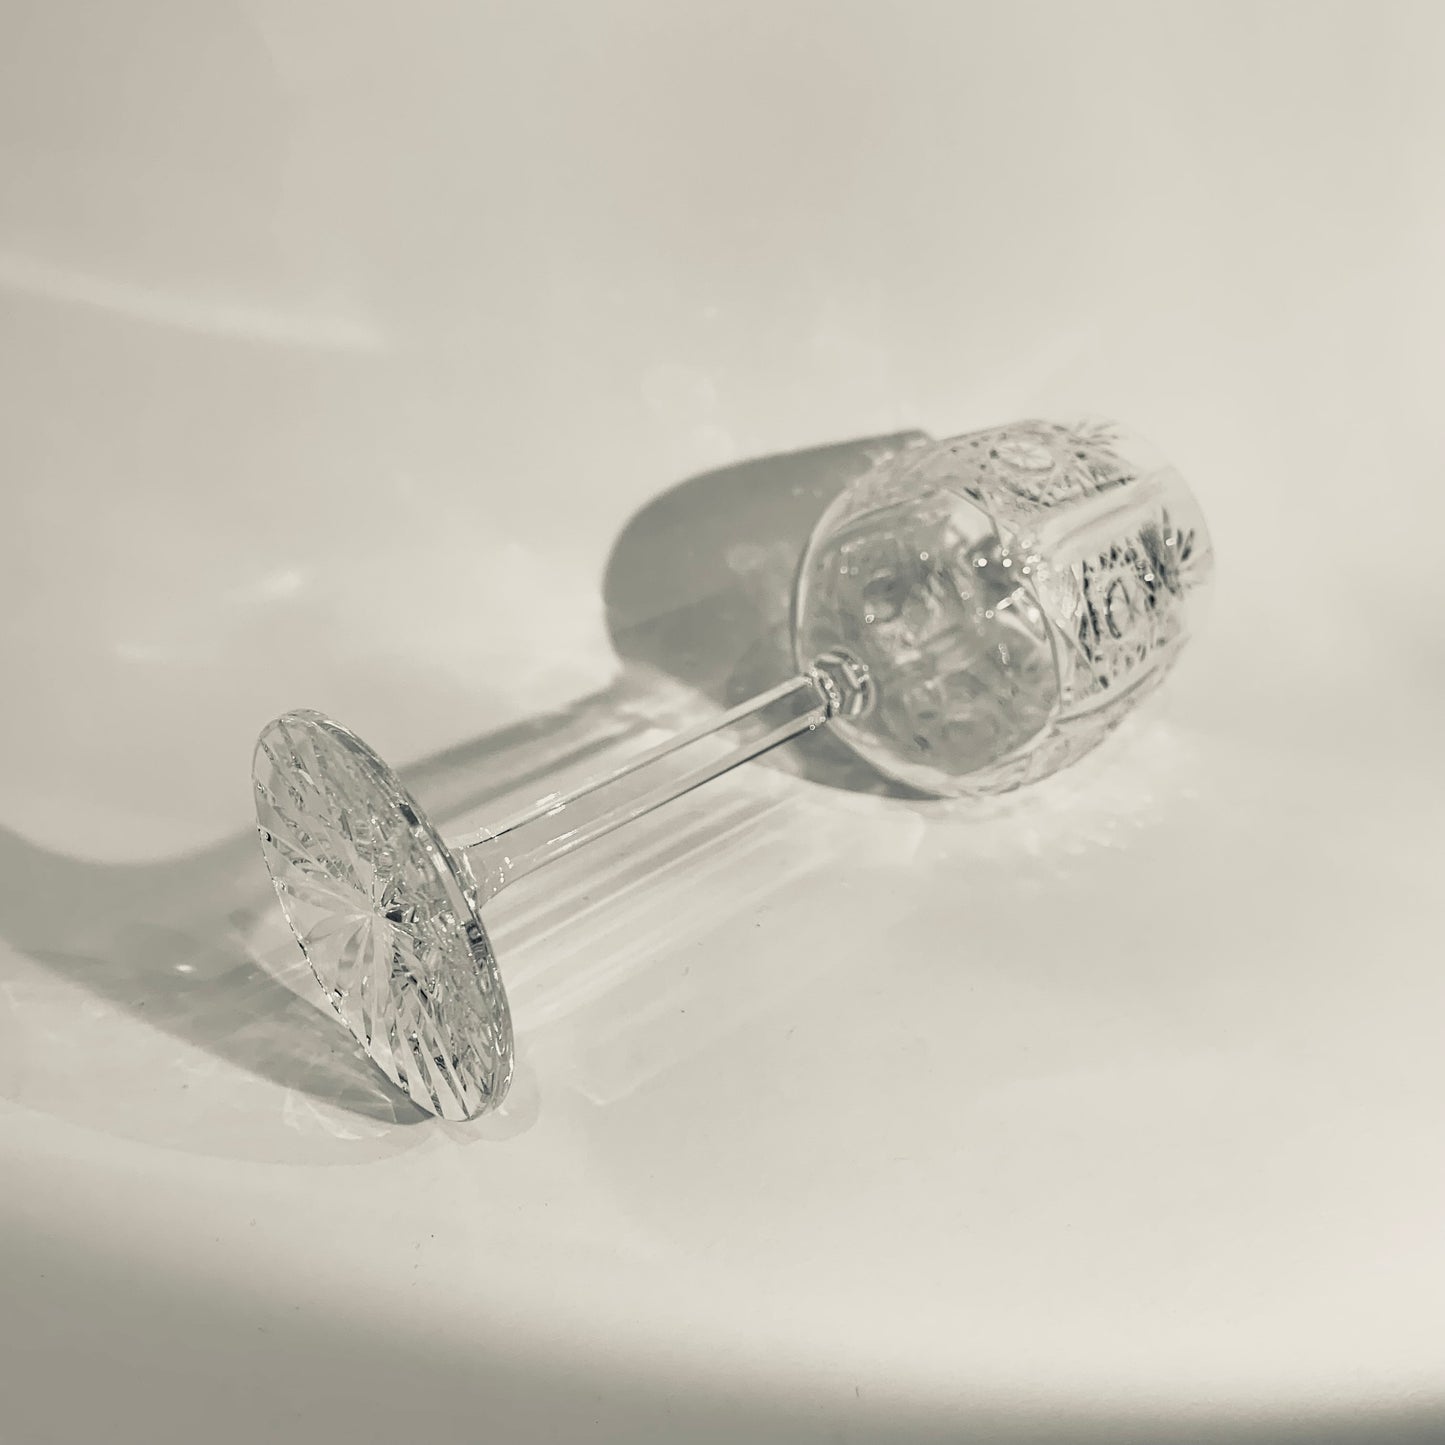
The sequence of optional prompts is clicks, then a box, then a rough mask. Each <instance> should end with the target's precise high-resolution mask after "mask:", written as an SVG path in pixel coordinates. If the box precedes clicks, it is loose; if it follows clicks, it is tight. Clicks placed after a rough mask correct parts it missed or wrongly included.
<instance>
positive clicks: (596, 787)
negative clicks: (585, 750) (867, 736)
mask: <svg viewBox="0 0 1445 1445" xmlns="http://www.w3.org/2000/svg"><path fill="white" fill-rule="evenodd" d="M836 706H837V694H836V692H834V691H830V688H829V685H828V683H827V681H826V679H824V678H823V677H822V676H820V675H819V674H818V673H817V672H811V673H801V674H799V675H798V676H797V677H794V678H791V679H790V680H789V681H787V682H784V683H780V684H779V685H778V686H777V687H774V688H769V690H768V691H767V692H763V693H759V694H758V695H757V696H756V697H754V698H752V699H750V700H749V701H747V702H745V703H742V704H740V705H739V706H737V707H735V708H732V709H730V710H729V711H727V712H725V713H723V714H721V716H719V717H716V718H713V719H711V720H710V721H708V722H706V723H704V724H702V725H700V726H699V727H696V728H693V729H691V730H689V731H688V732H684V733H679V734H678V735H677V736H676V737H673V738H669V739H668V740H667V741H666V742H663V743H660V744H659V745H658V746H657V747H655V748H652V749H650V750H649V751H648V752H645V753H643V754H642V755H641V756H640V757H638V758H634V759H633V760H632V761H631V762H629V763H625V764H623V765H622V766H621V767H619V768H616V769H615V770H613V771H612V772H610V773H606V774H603V775H602V776H601V777H597V778H592V779H589V780H588V781H587V782H586V783H583V784H582V785H581V786H580V787H577V788H574V789H573V790H572V791H571V792H566V793H556V794H552V795H551V796H549V797H546V798H543V799H541V800H540V801H539V802H537V803H536V804H534V805H533V806H532V807H531V808H529V809H528V810H527V812H525V813H524V814H522V815H521V816H519V817H516V818H513V819H511V820H509V821H508V822H505V823H503V824H502V825H501V826H499V827H497V828H484V829H482V830H480V831H479V832H476V833H471V834H468V835H466V836H465V837H462V838H457V839H453V840H452V841H451V846H452V848H453V849H454V850H456V851H457V852H461V853H465V855H466V857H467V861H468V862H469V863H470V865H471V868H472V872H473V874H474V875H475V876H476V879H477V883H478V886H479V887H480V889H481V892H482V898H483V900H484V901H485V900H486V899H488V898H491V897H494V896H495V895H496V894H497V893H498V892H500V890H501V889H502V888H504V887H506V885H507V884H508V883H513V882H515V881H516V880H517V879H518V878H522V877H525V876H526V875H527V874H528V873H531V872H534V871H535V870H536V869H538V868H540V867H541V866H542V865H543V864H544V863H550V862H552V861H553V860H554V859H557V858H562V857H565V856H566V855H567V854H568V853H571V852H574V851H575V850H576V849H578V848H580V847H582V846H583V844H585V843H591V842H592V841H594V840H595V839H597V838H601V837H603V836H605V835H606V834H608V833H610V832H612V831H613V829H614V828H620V827H621V826H622V825H623V824H624V823H630V822H632V821H633V820H634V819H635V818H641V817H643V816H645V815H646V814H648V813H650V812H652V811H653V810H654V809H655V808H660V807H661V806H662V805H663V804H664V803H669V802H671V801H672V800H673V799H674V798H680V797H681V796H682V795H683V794H684V793H690V792H691V791H692V790H693V789H694V788H697V787H701V786H702V784H703V783H706V782H708V781H709V780H711V779H712V778H716V777H718V776H720V775H721V774H723V773H726V772H729V771H730V770H731V769H733V768H735V767H737V766H738V764H740V763H745V762H747V761H748V760H749V759H750V758H755V757H757V756H758V755H759V754H760V753H765V752H767V751H768V749H770V748H775V747H777V746H778V744H779V743H785V742H787V741H788V740H789V739H790V738H795V737H798V736H799V735H800V734H802V733H808V732H812V731H814V730H815V729H816V728H819V727H821V726H822V725H823V724H824V723H825V722H827V721H828V719H829V718H830V717H831V716H832V715H833V713H834V711H835V710H836Z"/></svg>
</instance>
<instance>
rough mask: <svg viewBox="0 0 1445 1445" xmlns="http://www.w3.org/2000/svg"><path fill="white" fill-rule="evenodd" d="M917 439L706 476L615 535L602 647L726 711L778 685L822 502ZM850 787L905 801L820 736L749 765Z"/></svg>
mask: <svg viewBox="0 0 1445 1445" xmlns="http://www.w3.org/2000/svg"><path fill="white" fill-rule="evenodd" d="M923 440H926V438H925V437H924V435H923V434H922V433H921V432H899V433H896V434H894V435H891V436H882V437H865V438H862V439H859V440H856V441H850V442H840V443H836V444H834V445H830V446H822V447H811V448H809V449H807V450H805V451H799V452H791V453H788V454H786V455H783V456H773V457H762V458H759V459H757V460H753V461H746V462H739V463H737V464H735V465H733V466H729V467H723V468H721V469H719V470H717V471H712V472H705V473H703V474H701V475H699V476H696V477H691V478H689V479H688V480H687V481H685V482H681V483H680V484H679V485H677V486H675V487H673V488H671V489H670V490H669V491H666V492H664V493H662V495H661V496H658V497H655V498H654V499H653V500H652V501H650V502H648V504H647V505H646V506H645V507H643V508H642V510H641V511H639V512H638V513H637V514H636V515H635V516H633V517H632V519H631V520H630V521H629V522H628V523H627V525H626V527H624V528H623V531H622V534H621V536H619V538H618V539H617V543H616V545H615V546H614V547H613V549H612V554H611V556H610V557H609V559H608V564H607V570H606V575H605V578H604V581H603V600H604V602H605V604H606V608H607V625H608V630H609V632H610V633H611V636H612V642H613V646H614V647H615V648H616V649H617V653H618V656H619V657H621V658H622V659H623V661H624V662H629V663H635V664H644V665H646V666H648V667H651V668H655V669H656V670H657V671H659V672H661V673H664V674H666V675H668V676H670V677H673V678H675V679H677V680H678V681H679V682H682V683H684V684H686V685H687V686H689V687H691V688H694V689H696V690H697V691H698V692H700V693H702V694H703V695H704V696H705V697H707V698H709V699H710V700H711V701H712V702H714V703H716V704H717V705H718V707H720V708H725V707H731V706H733V705H734V704H736V703H739V702H742V701H744V700H745V699H747V698H749V697H752V696H754V695H755V694H756V693H758V692H761V691H762V690H763V689H765V688H768V687H771V686H773V685H774V684H775V683H777V682H780V681H782V680H783V679H784V678H788V677H791V676H792V675H793V674H794V673H795V672H796V671H797V670H798V669H797V665H796V663H795V661H794V659H793V648H792V625H791V614H792V599H793V577H794V574H795V573H796V571H797V565H798V559H799V558H800V557H801V555H802V552H803V549H804V547H805V546H806V545H807V543H808V538H809V537H810V536H811V534H812V531H813V528H814V526H815V525H816V524H817V522H818V519H819V517H821V516H822V514H823V512H824V511H825V510H826V508H827V507H828V505H829V504H830V503H831V502H832V501H833V500H834V498H835V497H837V496H838V495H839V493H840V492H842V491H843V490H844V489H845V488H846V487H848V485H849V484H850V483H852V482H853V481H855V480H856V479H857V478H858V477H860V476H861V475H862V474H863V473H864V472H865V471H867V470H868V468H869V467H870V466H872V465H873V464H874V462H876V461H878V460H880V459H882V458H884V457H887V456H890V455H892V454H893V453H895V452H897V451H899V450H900V449H901V448H903V447H905V446H909V445H911V444H914V443H917V442H919V441H923ZM760 761H762V762H764V763H765V764H766V765H767V766H772V767H777V766H783V767H786V768H787V769H788V770H789V771H794V772H799V773H801V774H802V775H803V776H804V777H806V778H808V779H809V780H810V781H811V782H815V783H820V784H823V785H824V786H827V787H833V788H843V789H847V790H848V791H850V792H862V793H879V794H886V795H888V796H892V797H907V798H917V797H920V796H921V795H920V794H918V793H916V792H914V791H913V790H912V789H909V788H905V787H903V786H902V785H900V784H896V783H893V782H891V781H890V780H888V779H886V778H884V777H882V776H881V775H880V774H879V773H878V772H876V771H875V770H874V769H873V768H872V767H870V766H869V765H868V764H867V763H865V762H864V761H863V760H862V759H860V758H858V757H856V756H855V755H854V754H853V753H852V752H850V751H849V749H848V748H846V747H845V746H844V745H843V744H842V743H840V742H839V741H838V739H837V738H835V737H832V736H830V735H829V734H828V733H827V732H826V731H822V732H818V733H814V734H813V735H812V736H810V737H808V738H803V739H798V740H797V741H795V742H794V743H793V744H792V745H791V746H789V747H788V748H786V749H782V750H780V751H779V752H777V753H774V754H771V755H769V756H768V757H766V758H764V759H760Z"/></svg>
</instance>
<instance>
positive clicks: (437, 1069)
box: [253, 421, 1212, 1118]
mask: <svg viewBox="0 0 1445 1445" xmlns="http://www.w3.org/2000/svg"><path fill="white" fill-rule="evenodd" d="M1211 568H1212V551H1211V548H1210V544H1209V539H1208V535H1207V532H1206V530H1205V527H1204V523H1203V519H1202V517H1201V516H1200V514H1199V510H1198V507H1197V505H1196V504H1195V502H1194V500H1193V498H1192V496H1191V495H1190V493H1189V491H1188V489H1187V488H1186V487H1185V485H1184V483H1183V482H1182V480H1181V479H1180V478H1179V476H1178V474H1177V473H1176V472H1174V471H1173V470H1172V469H1171V468H1169V467H1167V466H1166V465H1165V464H1163V463H1162V462H1161V461H1160V460H1159V459H1158V458H1157V457H1155V456H1154V455H1153V454H1152V453H1151V452H1150V451H1149V449H1148V448H1147V447H1145V446H1144V445H1143V444H1142V443H1140V442H1138V441H1137V440H1136V439H1131V438H1126V437H1125V436H1124V434H1123V433H1122V432H1121V431H1120V430H1119V429H1118V428H1115V427H1112V426H1105V425H1102V424H1095V425H1079V426H1065V425H1061V424H1055V423H1048V422H1033V421H1031V422H1022V423H1016V424H1014V425H1011V426H1007V427H1000V428H997V429H995V430H992V431H986V432H978V433H974V434H972V435H969V436H964V437H959V438H955V439H953V440H950V441H944V442H937V443H932V442H924V443H921V444H919V445H916V446H912V447H909V448H906V449H905V450H903V451H902V452H899V453H895V454H893V455H890V456H888V457H886V458H884V459H883V460H881V461H880V462H879V463H878V464H877V465H876V466H875V467H874V468H873V470H872V471H870V472H869V473H867V474H866V475H865V476H864V477H862V478H861V479H860V480H859V481H858V482H856V483H855V484H854V485H852V486H851V487H849V488H848V490H847V491H845V492H844V493H843V494H842V495H841V496H840V497H839V498H838V500H837V501H836V502H835V503H834V504H833V506H832V507H830V508H829V509H828V510H827V512H825V514H824V515H823V517H822V518H821V519H820V521H819V523H818V525H817V527H816V528H815V530H814V533H813V536H812V539H811V541H810V543H809V545H808V547H807V550H806V552H805V554H804V556H803V558H802V559H801V562H800V566H799V571H798V577H797V584H796V590H795V599H794V626H793V632H794V647H795V655H796V657H797V662H798V667H799V671H798V674H797V675H796V676H795V677H792V678H789V679H785V680H783V681H781V682H779V683H778V684H777V685H776V686H774V687H772V688H770V689H768V690H767V691H765V692H763V693H761V694H760V695H759V696H757V697H755V698H753V699H752V700H751V701H749V702H746V703H743V704H742V705H740V706H738V707H735V708H733V709H731V710H730V711H728V712H726V713H724V714H722V715H721V716H719V717H718V718H716V719H714V720H712V721H710V722H708V723H706V724H704V725H702V726H700V727H697V728H695V729H692V730H691V731H689V732H685V733H683V734H681V735H679V736H677V737H675V738H672V739H671V740H669V741H667V742H665V743H663V744H661V745H659V746H657V747H654V748H652V749H651V750H649V751H647V752H645V753H643V754H642V755H641V756H640V757H637V758H635V759H633V760H632V761H631V762H629V763H627V764H625V765H623V766H621V767H618V768H615V769H613V770H612V771H610V772H607V773H605V774H603V775H601V776H598V777H595V778H592V779H590V780H589V781H587V782H586V783H584V784H582V785H581V786H579V787H576V788H572V789H570V790H568V791H566V792H563V793H557V794H552V795H549V796H548V797H545V798H543V799H541V800H540V801H539V802H538V803H536V804H535V805H534V806H532V807H530V808H528V809H526V810H525V811H523V812H522V813H521V814H519V815H518V816H516V817H514V818H512V819H510V820H508V821H505V822H503V823H500V824H499V825H497V826H496V827H494V828H487V829H482V830H480V831H478V832H476V833H473V834H470V835H468V836H465V837H462V838H458V839H456V840H453V841H452V842H450V843H448V842H446V841H444V840H443V839H442V838H441V836H440V834H439V833H438V832H437V830H436V829H435V828H434V827H433V826H432V824H431V823H430V821H429V820H428V819H427V817H426V814H425V813H424V812H423V810H422V809H421V807H420V806H419V805H418V804H417V803H416V801H415V799H413V798H412V797H411V795H410V793H409V792H408V791H407V789H406V788H405V787H404V786H403V785H402V783H401V782H400V780H399V779H398V778H397V777H396V774H395V773H394V772H393V771H392V770H391V768H389V767H388V766H387V764H386V763H385V762H384V761H383V760H382V759H381V758H380V757H378V756H377V754H376V753H375V752H373V751H372V750H371V749H370V748H369V747H367V745H366V744H365V743H363V742H362V741H361V740H360V739H359V738H358V737H357V736H356V735H355V734H354V733H351V732H349V731H348V730H347V729H345V728H343V727H341V726H340V725H339V724H337V723H335V722H333V721H332V720H330V719H329V718H326V717H324V716H323V715H321V714H319V713H314V712H292V713H287V714H285V715H283V716H282V717H280V718H278V719H277V720H276V721H275V722H273V723H271V724H270V725H269V726H268V727H267V728H266V729H265V730H264V731H263V732H262V734H261V737H260V740H259V741H258V743H257V749H256V756H255V763H254V767H253V781H254V785H255V797H256V810H257V826H258V831H259V834H260V840H261V848H262V852H263V854H264V856H265V859H266V863H267V866H268V868H269V869H270V872H271V876H272V880H273V882H274V883H275V886H276V892H277V896H278V898H279V900H280V902H281V905H282V908H283V910H284V911H285V913H286V917H287V919H288V921H289V923H290V925H291V928H292V930H293V932H294V933H295V935H296V938H297V941H298V943H299V944H300V946H301V948H302V950H303V952H304V953H305V954H306V957H307V959H308V961H309V962H310V965H311V967H312V970H313V971H314V973H315V974H316V977H317V979H318V980H319V981H320V983H321V985H322V987H323V989H324V990H325V991H326V994H327V996H328V998H329V999H330V1000H331V1002H332V1004H333V1006H334V1007H335V1009H336V1011H337V1013H338V1014H339V1015H340V1017H341V1019H342V1020H343V1022H344V1023H345V1024H346V1025H347V1027H348V1028H349V1029H350V1030H351V1032H352V1034H353V1035H354V1036H355V1037H356V1038H357V1039H358V1041H359V1042H360V1043H361V1044H362V1046H363V1047H364V1048H365V1049H366V1050H367V1052H368V1054H369V1055H370V1056H371V1057H372V1059H373V1060H374V1061H375V1062H376V1063H377V1065H378V1066H379V1067H380V1068H381V1069H382V1071H383V1072H384V1073H385V1074H386V1075H387V1077H388V1078H389V1079H391V1080H392V1082H393V1083H395V1084H396V1085H397V1086H398V1087H400V1088H402V1089H404V1090H405V1091H406V1092H407V1093H408V1094H409V1095H410V1096H411V1098H412V1099H413V1100H414V1101H415V1102H416V1103H417V1104H419V1105H420V1106H421V1107H423V1108H425V1109H428V1110H430V1111H431V1112H433V1113H436V1114H439V1115H442V1116H444V1117H447V1118H468V1117H472V1116H473V1115H475V1114H478V1113H481V1112H483V1111H484V1110H486V1109H488V1108H491V1107H494V1106H495V1105H496V1104H497V1103H499V1102H500V1101H501V1099H502V1098H503V1097H504V1095H505V1093H506V1089H507V1084H508V1082H509V1081H510V1078H511V1072H512V1028H511V1018H510V1012H509V1010H508V1006H507V999H506V991H505V989H504V987H503V984H502V979H501V974H500V971H499V969H498V966H497V961H496V957H495V955H494V953H493V951H492V947H491V943H490V940H489V939H488V937H487V933H486V929H485V927H484V926H483V923H482V919H481V910H482V908H483V906H484V905H485V903H486V902H487V901H488V900H489V899H491V898H492V897H494V896H495V895H496V894H497V893H498V892H499V891H500V890H501V889H502V888H504V887H505V886H507V884H509V883H511V882H513V881H515V880H516V879H517V878H520V877H523V876H525V875H526V874H528V873H531V872H533V871H534V870H536V869H537V868H539V867H541V866H543V865H544V864H546V863H548V862H550V861H552V860H553V859H556V858H559V857H562V856H565V855H566V854H569V853H572V852H574V851H575V850H576V849H577V848H579V847H582V846H583V845H585V844H586V843H589V842H591V841H592V840H594V839H596V838H599V837H602V836H603V835H605V834H607V833H610V832H612V831H613V830H614V829H616V828H618V827H621V826H623V825H624V824H626V823H628V822H631V821H632V820H634V819H636V818H640V817H642V816H643V815H645V814H647V813H650V812H652V811H653V810H654V809H656V808H658V807H661V806H662V805H663V804H665V803H667V802H669V801H670V800H671V799H673V798H676V797H679V796H681V795H682V794H684V793H687V792H690V791H692V790H693V789H694V788H697V787H700V786H701V785H702V784H704V783H706V782H708V781H709V780H710V779H712V778H715V777H717V776H718V775H719V774H721V773H724V772H727V771H728V770H729V769H731V768H734V767H737V766H738V765H739V764H741V763H743V762H746V761H747V760H748V759H750V758H754V757H757V756H758V755H759V754H760V753H763V752H765V751H767V750H768V749H770V748H774V747H777V746H779V745H780V744H782V743H785V742H787V741H789V740H790V739H792V738H795V737H797V736H799V735H801V734H803V733H807V732H811V731H813V730H815V729H817V728H820V727H823V726H828V727H829V728H831V729H833V730H834V731H836V733H837V734H838V735H839V736H840V737H842V738H843V739H844V740H845V741H846V742H847V743H848V744H849V745H850V746H851V747H852V748H853V749H854V750H855V751H856V752H857V753H859V754H860V755H861V756H862V757H864V758H865V759H867V760H868V761H869V762H870V763H871V764H872V765H873V766H874V767H876V768H877V769H879V770H880V771H881V772H883V773H884V774H886V775H887V776H889V777H892V778H894V779H897V780H899V781H901V782H904V783H907V784H909V785H911V786H913V787H915V788H919V789H922V790H924V791H927V792H931V793H934V794H937V795H940V796H964V795H969V794H982V793H992V792H999V791H1004V790H1007V789H1010V788H1016V787H1018V786H1020V785H1021V784H1023V783H1027V782H1031V781H1034V780H1036V779H1038V778H1041V777H1044V776H1046V775H1047V774H1049V773H1051V772H1054V771H1056V770H1057V769H1058V768H1060V767H1062V766H1064V765H1065V764H1066V763H1068V762H1070V761H1072V760H1073V759H1074V758H1077V757H1079V756H1080V755H1081V754H1083V753H1084V752H1086V751H1088V750H1089V749H1090V748H1092V747H1094V746H1096V745H1097V744H1098V743H1099V742H1100V741H1101V740H1102V739H1103V738H1104V737H1105V736H1106V735H1107V734H1108V732H1109V731H1110V730H1111V729H1112V728H1113V727H1114V726H1116V725H1117V723H1118V722H1119V721H1120V720H1121V719H1122V718H1123V716H1124V715H1125V714H1126V713H1127V712H1128V711H1129V710H1130V709H1131V708H1132V707H1133V706H1134V705H1135V704H1136V703H1137V702H1138V701H1139V700H1140V699H1141V698H1142V697H1143V696H1144V695H1145V694H1146V693H1147V692H1148V691H1149V690H1150V689H1151V688H1152V687H1153V686H1154V685H1155V684H1157V683H1158V682H1159V680H1160V679H1161V678H1162V677H1163V676H1164V675H1165V673H1166V672H1167V671H1168V669H1169V667H1170V665H1171V664H1172V663H1173V661H1174V659H1175V658H1176V657H1177V655H1178V653H1179V650H1180V648H1181V647H1182V646H1183V644H1184V641H1185V639H1186V638H1187V636H1188V625H1189V622H1190V620H1191V617H1192V614H1193V610H1194V602H1195V600H1196V597H1197V594H1198V593H1199V591H1200V590H1201V589H1202V588H1203V587H1204V586H1205V584H1206V583H1207V582H1208V580H1209V576H1210V572H1211Z"/></svg>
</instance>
